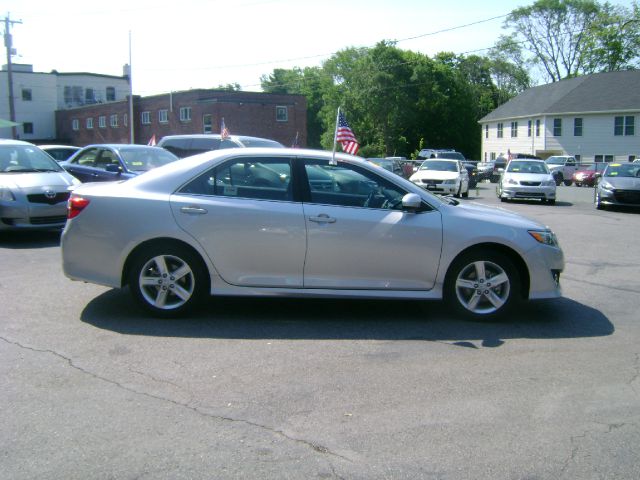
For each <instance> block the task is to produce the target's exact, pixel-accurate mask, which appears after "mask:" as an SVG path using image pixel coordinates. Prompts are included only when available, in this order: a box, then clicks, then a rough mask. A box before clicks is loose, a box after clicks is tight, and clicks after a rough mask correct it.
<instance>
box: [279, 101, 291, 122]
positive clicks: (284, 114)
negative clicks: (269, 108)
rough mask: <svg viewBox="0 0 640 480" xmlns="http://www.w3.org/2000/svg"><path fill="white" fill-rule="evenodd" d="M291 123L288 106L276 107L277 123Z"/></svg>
mask: <svg viewBox="0 0 640 480" xmlns="http://www.w3.org/2000/svg"><path fill="white" fill-rule="evenodd" d="M288 121H289V108H288V107H287V106H286V105H276V122H283V123H285V122H288Z"/></svg>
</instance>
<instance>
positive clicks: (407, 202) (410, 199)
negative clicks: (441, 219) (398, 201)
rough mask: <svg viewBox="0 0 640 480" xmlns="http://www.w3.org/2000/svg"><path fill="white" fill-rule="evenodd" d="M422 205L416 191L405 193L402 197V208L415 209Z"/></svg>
mask: <svg viewBox="0 0 640 480" xmlns="http://www.w3.org/2000/svg"><path fill="white" fill-rule="evenodd" d="M420 207H422V198H420V195H418V194H417V193H407V194H406V195H405V196H404V197H402V209H403V210H409V211H416V210H418V209H419V208H420Z"/></svg>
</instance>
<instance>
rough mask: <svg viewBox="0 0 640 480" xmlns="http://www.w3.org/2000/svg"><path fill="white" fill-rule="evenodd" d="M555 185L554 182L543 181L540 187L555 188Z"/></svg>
mask: <svg viewBox="0 0 640 480" xmlns="http://www.w3.org/2000/svg"><path fill="white" fill-rule="evenodd" d="M555 184H556V182H554V181H553V180H545V181H544V182H542V183H541V184H540V185H542V186H543V187H553V186H555Z"/></svg>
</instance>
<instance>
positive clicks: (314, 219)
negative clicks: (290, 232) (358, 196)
mask: <svg viewBox="0 0 640 480" xmlns="http://www.w3.org/2000/svg"><path fill="white" fill-rule="evenodd" d="M309 221H310V222H316V223H336V219H335V218H333V217H330V216H329V215H327V214H326V213H321V214H320V215H318V216H317V217H309Z"/></svg>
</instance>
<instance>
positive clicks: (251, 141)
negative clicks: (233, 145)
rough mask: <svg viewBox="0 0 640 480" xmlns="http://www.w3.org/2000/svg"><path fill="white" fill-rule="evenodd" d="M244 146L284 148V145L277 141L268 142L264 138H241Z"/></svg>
mask: <svg viewBox="0 0 640 480" xmlns="http://www.w3.org/2000/svg"><path fill="white" fill-rule="evenodd" d="M240 141H241V142H242V144H243V145H244V146H245V147H247V148H249V147H268V148H282V146H283V145H282V144H281V143H278V142H276V141H275V140H266V139H264V138H241V139H240Z"/></svg>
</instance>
